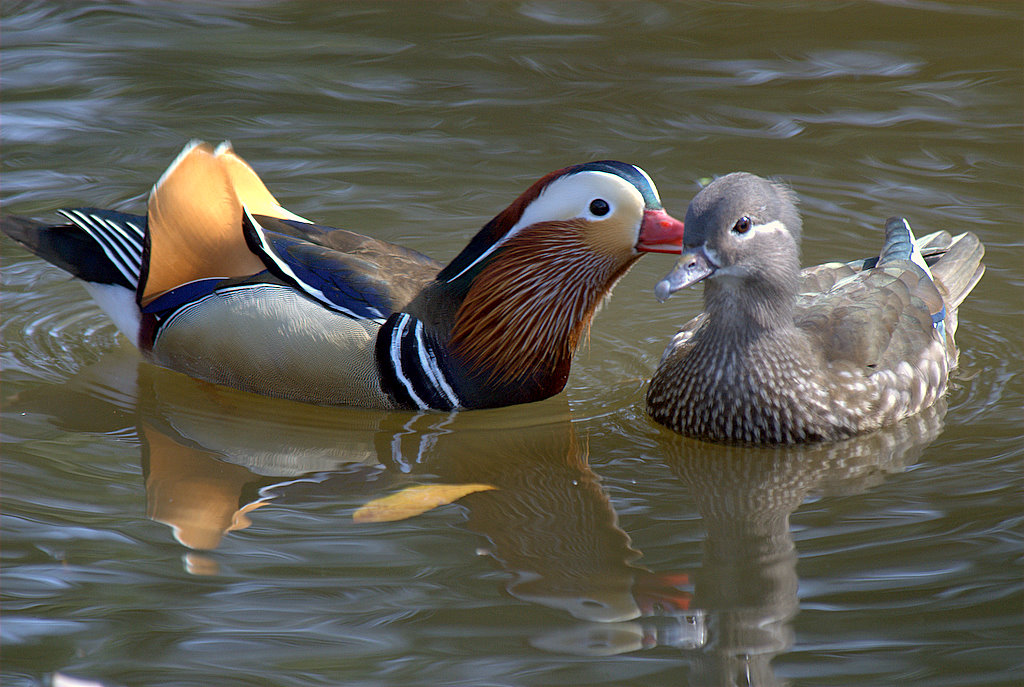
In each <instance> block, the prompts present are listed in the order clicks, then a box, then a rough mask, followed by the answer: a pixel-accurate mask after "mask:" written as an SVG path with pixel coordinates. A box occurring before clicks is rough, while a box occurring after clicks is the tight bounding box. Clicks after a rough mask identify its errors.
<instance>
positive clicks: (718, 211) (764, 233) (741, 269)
mask: <svg viewBox="0 0 1024 687" xmlns="http://www.w3.org/2000/svg"><path fill="white" fill-rule="evenodd" d="M796 202H797V201H796V194H795V193H793V191H792V190H791V189H790V188H789V187H788V186H786V185H785V184H783V183H782V182H779V181H773V180H769V179H762V178H761V177H759V176H755V175H753V174H748V173H746V172H734V173H733V174H728V175H726V176H724V177H720V178H718V179H715V180H714V181H713V182H711V183H710V184H708V185H707V186H706V187H705V188H704V189H703V190H701V192H700V193H698V194H697V195H696V197H694V199H693V200H692V201H691V202H690V207H689V208H688V209H687V211H686V220H685V221H684V225H685V226H686V229H685V231H684V233H683V254H682V256H681V257H680V259H679V261H678V262H677V263H676V266H675V268H674V269H673V270H672V272H670V273H669V274H668V275H667V276H666V277H665V279H663V280H662V281H661V282H659V283H658V285H657V286H656V287H655V295H656V296H657V297H658V299H659V300H665V299H666V298H668V297H669V296H670V295H671V294H673V293H675V292H676V291H679V290H680V289H683V288H686V287H687V286H690V285H692V284H695V283H697V282H699V281H702V280H704V279H706V278H714V280H715V281H720V280H721V279H722V278H723V277H730V278H734V279H735V280H737V283H744V284H745V285H748V286H752V287H755V288H758V289H762V290H766V291H769V292H774V291H781V292H783V293H785V292H790V291H793V290H794V289H795V288H796V281H797V279H798V278H799V271H800V256H799V252H800V235H801V232H802V223H801V221H800V214H799V212H797V209H796Z"/></svg>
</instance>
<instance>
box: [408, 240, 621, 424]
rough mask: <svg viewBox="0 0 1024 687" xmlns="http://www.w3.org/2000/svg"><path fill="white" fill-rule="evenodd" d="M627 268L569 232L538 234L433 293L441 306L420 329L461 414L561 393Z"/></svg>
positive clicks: (515, 243) (506, 248)
mask: <svg viewBox="0 0 1024 687" xmlns="http://www.w3.org/2000/svg"><path fill="white" fill-rule="evenodd" d="M634 260H635V257H627V258H626V259H625V260H622V259H618V260H616V259H613V258H611V257H609V256H601V255H598V254H597V253H595V252H594V250H593V249H591V248H590V247H588V246H587V245H586V243H585V242H584V241H583V238H582V236H581V234H580V232H579V230H578V228H576V227H575V226H573V225H572V223H564V224H561V225H560V226H559V227H557V228H553V227H550V226H544V225H539V226H538V227H536V228H534V227H530V228H527V229H525V230H523V231H521V232H520V233H519V234H517V235H516V236H514V237H512V238H511V239H509V240H508V241H507V242H506V243H505V244H503V245H502V247H501V249H500V250H499V251H496V252H495V254H494V256H493V257H491V258H489V259H488V260H487V261H486V262H485V263H483V264H482V266H481V267H480V269H479V270H476V271H473V272H471V273H470V272H467V273H466V274H465V275H463V276H462V277H461V278H460V281H459V282H452V283H449V284H443V285H437V287H436V289H435V298H434V299H432V300H437V299H440V300H441V301H442V303H435V304H434V313H435V314H434V316H433V317H429V316H428V317H425V318H424V319H425V326H426V327H427V329H428V330H430V332H431V335H432V336H434V337H435V338H436V339H437V340H438V341H440V342H441V343H442V344H443V347H444V349H445V351H446V360H447V366H448V369H449V370H450V374H451V376H452V378H453V379H454V381H455V384H456V385H457V386H458V387H459V388H460V389H461V390H462V393H463V394H464V395H465V396H466V397H467V398H466V399H465V400H466V401H467V402H468V403H469V404H468V405H467V406H466V407H488V406H498V405H508V404H511V403H524V402H529V401H536V400H540V399H543V398H547V397H548V396H553V395H554V394H557V393H558V392H560V391H561V390H562V388H563V387H564V386H565V383H566V380H567V379H568V376H569V369H570V366H571V362H572V356H573V354H574V353H575V351H576V349H577V347H578V346H579V343H580V340H581V339H582V338H583V336H584V334H585V333H586V332H588V330H589V326H590V323H591V321H592V320H593V317H594V314H595V312H596V310H597V308H598V306H599V305H600V304H601V302H602V300H603V299H604V297H605V296H606V295H607V294H608V292H609V291H610V290H611V288H612V286H613V285H614V284H615V282H616V281H617V280H618V279H619V278H620V277H621V276H622V275H624V274H625V273H626V272H627V271H628V269H629V267H630V266H631V265H632V263H633V262H634ZM460 282H461V283H460ZM417 305H418V304H416V303H414V304H412V305H411V306H410V309H409V310H410V312H414V313H415V312H416V306H417ZM460 396H461V394H460Z"/></svg>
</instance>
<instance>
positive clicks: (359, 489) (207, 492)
mask: <svg viewBox="0 0 1024 687" xmlns="http://www.w3.org/2000/svg"><path fill="white" fill-rule="evenodd" d="M116 359H117V356H114V355H111V356H106V357H105V358H104V359H103V361H101V363H99V364H97V365H96V366H94V368H92V369H90V370H87V371H83V373H82V375H80V378H79V379H77V380H75V381H74V382H73V383H74V384H75V385H77V386H78V387H79V388H81V389H83V391H82V392H81V396H82V403H83V405H86V404H89V405H92V406H95V405H96V403H97V396H107V397H110V396H112V395H114V396H116V397H117V398H116V399H112V400H114V402H115V403H116V405H119V406H123V408H124V411H125V412H123V413H118V414H117V415H119V416H120V417H128V418H132V419H133V420H134V423H135V426H136V429H137V432H138V436H139V441H140V444H141V450H142V466H143V474H144V478H145V485H146V499H147V515H148V516H149V517H150V518H151V519H153V520H155V521H157V522H160V523H163V524H166V525H168V526H169V527H170V528H171V530H172V532H173V536H174V538H175V539H176V540H177V541H178V542H179V543H181V544H182V545H184V546H185V547H187V548H188V551H187V552H186V553H185V556H184V559H185V565H186V569H187V570H188V571H189V572H192V573H194V574H208V575H212V574H217V573H218V572H219V565H218V560H220V556H218V555H217V554H214V553H212V551H213V550H214V549H216V548H217V547H218V546H220V545H221V543H222V541H223V538H224V537H225V536H226V535H227V534H228V533H230V532H232V531H237V530H241V529H244V528H246V527H248V526H249V525H250V524H251V521H252V518H254V517H257V516H256V515H255V514H254V511H256V510H257V509H259V508H263V507H267V506H268V504H273V506H274V507H281V506H287V505H288V504H289V503H295V504H308V503H309V502H311V501H321V502H323V501H339V500H341V501H345V502H352V501H356V502H362V503H363V504H364V506H363V507H362V508H359V509H357V510H356V511H355V513H354V518H353V519H354V520H356V526H358V527H360V528H368V536H372V533H373V531H374V530H376V531H379V532H385V531H386V529H385V528H387V527H388V525H387V521H389V520H399V519H407V518H411V517H415V516H417V515H419V514H421V513H423V512H425V511H427V510H430V509H432V508H433V507H436V506H439V505H446V504H448V503H451V502H453V501H456V500H457V501H458V503H459V506H460V507H461V508H464V509H465V512H466V513H467V517H466V521H465V526H466V527H467V528H468V529H470V530H472V531H474V532H476V533H478V534H480V535H483V537H486V539H487V543H483V542H481V545H480V546H479V548H478V552H479V553H483V554H486V555H489V556H490V557H492V558H493V559H494V560H496V561H497V562H498V563H499V564H500V566H501V568H502V569H504V570H505V571H507V572H508V574H509V576H510V581H509V582H508V583H507V584H506V589H507V591H508V592H509V593H510V594H511V595H512V596H513V597H515V598H517V599H520V600H523V601H526V602H529V603H532V604H537V605H540V606H543V607H546V608H551V609H554V610H556V611H557V612H558V613H559V614H563V615H562V622H559V621H558V620H556V621H555V622H553V625H554V626H556V627H570V628H571V629H570V630H569V631H554V632H552V633H550V634H548V635H544V636H539V637H533V638H532V639H531V641H533V642H534V643H536V644H537V645H539V646H542V647H544V648H548V649H554V650H558V651H573V652H584V653H591V654H604V653H620V652H622V651H628V650H633V649H640V648H643V647H650V646H654V645H657V644H670V645H672V646H677V647H693V646H699V645H700V644H701V643H702V642H703V629H702V625H701V624H700V622H699V614H698V616H695V615H694V614H692V613H690V612H689V611H688V605H689V597H690V594H689V592H688V585H687V579H686V578H685V576H683V577H680V576H678V575H673V574H655V573H652V572H650V571H649V570H647V569H645V568H643V567H641V566H640V565H639V564H638V563H637V559H638V558H639V557H640V553H639V552H638V551H636V550H635V549H634V548H632V546H631V543H630V539H629V536H628V535H627V534H626V533H625V532H624V531H623V530H622V529H621V528H620V527H619V525H618V519H617V516H616V513H615V511H614V509H613V507H612V505H611V502H610V501H609V499H608V496H607V495H606V494H605V492H604V490H603V489H602V486H601V482H600V478H599V477H598V476H597V475H596V474H595V473H594V471H593V470H591V468H590V466H589V464H588V446H587V441H586V438H585V437H578V436H577V435H576V433H575V430H574V426H573V423H572V422H570V414H569V409H568V406H567V403H566V401H565V399H564V397H563V398H556V399H551V400H549V401H545V402H542V403H538V404H532V405H531V406H530V407H524V408H523V409H520V410H517V411H516V412H515V413H509V412H507V411H503V410H496V411H486V410H484V411H475V412H473V413H454V414H439V413H428V414H413V413H408V412H393V411H392V412H388V411H373V410H359V409H351V408H345V409H330V408H316V409H313V408H311V407H310V406H306V405H302V404H295V403H290V402H286V401H281V400H279V399H271V398H264V397H258V396H253V395H251V394H246V393H244V392H239V391H236V390H233V389H229V388H226V387H219V386H215V385H211V384H208V383H204V382H201V381H197V380H193V379H189V378H187V377H184V376H182V375H178V374H175V373H173V372H168V371H166V370H162V369H160V368H156V367H154V366H151V365H145V364H141V365H139V364H137V360H135V361H132V362H130V363H129V362H127V361H126V366H130V367H127V369H115V368H116V365H114V363H115V362H116ZM128 360H130V358H129V359H128ZM133 386H134V387H137V389H136V390H134V391H132V390H130V387H133ZM116 388H124V389H125V390H124V391H123V392H119V393H117V394H113V393H112V390H113V389H116ZM61 393H62V394H64V396H65V406H66V398H67V394H68V390H67V389H66V388H64V389H62V391H61ZM72 393H73V392H72ZM22 400H23V401H24V400H25V399H22ZM70 415H72V416H73V417H69V418H68V420H67V422H63V423H62V424H68V423H74V424H76V425H77V424H78V423H77V419H78V418H79V417H83V416H79V414H78V413H71V414H70ZM95 427H96V425H92V428H91V429H92V431H95ZM69 428H70V427H69ZM122 433H123V432H122ZM375 523H377V524H375ZM377 528H379V529H377ZM578 621H584V622H583V624H582V625H581V624H580V623H579V622H578Z"/></svg>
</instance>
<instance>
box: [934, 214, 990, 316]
mask: <svg viewBox="0 0 1024 687" xmlns="http://www.w3.org/2000/svg"><path fill="white" fill-rule="evenodd" d="M984 257H985V246H984V245H982V243H981V241H980V240H979V239H978V237H977V236H976V235H975V234H972V233H971V232H966V233H963V234H960V235H959V236H956V237H955V238H953V240H952V241H951V242H950V244H949V247H948V249H947V250H946V252H945V253H944V254H943V255H942V257H941V258H940V259H939V260H938V261H937V262H936V263H935V265H934V266H933V267H932V276H933V277H934V278H935V282H936V284H938V285H939V290H940V291H942V296H943V298H944V299H945V301H946V307H947V308H951V309H955V308H957V307H959V306H960V304H961V303H963V302H964V299H965V298H967V295H968V294H969V293H970V292H971V290H972V289H973V288H974V287H975V285H976V284H977V283H978V281H979V280H980V279H981V276H982V275H983V274H985V265H984V263H982V261H981V260H982V258H984Z"/></svg>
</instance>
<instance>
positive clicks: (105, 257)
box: [0, 208, 146, 291]
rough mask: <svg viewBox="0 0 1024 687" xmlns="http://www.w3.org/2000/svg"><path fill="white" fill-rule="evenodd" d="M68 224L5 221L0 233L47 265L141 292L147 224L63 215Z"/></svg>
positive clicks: (80, 211)
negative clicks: (143, 250)
mask: <svg viewBox="0 0 1024 687" xmlns="http://www.w3.org/2000/svg"><path fill="white" fill-rule="evenodd" d="M60 212H61V214H62V215H64V216H65V217H66V218H67V219H68V223H67V224H54V225H51V224H46V223H44V222H38V221H36V220H32V219H28V218H25V217H18V216H15V215H6V216H3V217H0V229H2V230H3V232H4V233H5V234H7V235H8V236H10V237H11V238H12V239H14V240H15V241H17V242H18V243H20V244H21V245H23V246H25V247H26V248H27V249H28V250H30V251H32V252H33V253H35V254H36V255H38V256H39V257H41V258H42V259H43V260H46V261H47V262H49V263H52V264H54V265H56V266H57V267H59V268H61V269H62V270H64V271H65V272H68V273H69V274H71V275H73V276H75V277H78V278H79V279H82V280H83V281H85V282H89V283H93V284H112V285H116V286H123V287H125V288H127V289H131V290H133V291H134V290H135V287H136V286H137V284H138V283H139V269H140V265H141V262H142V245H143V236H144V233H145V230H146V218H145V217H142V216H139V215H129V214H125V213H123V212H115V211H113V210H98V209H96V208H77V209H74V210H61V211H60Z"/></svg>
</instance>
